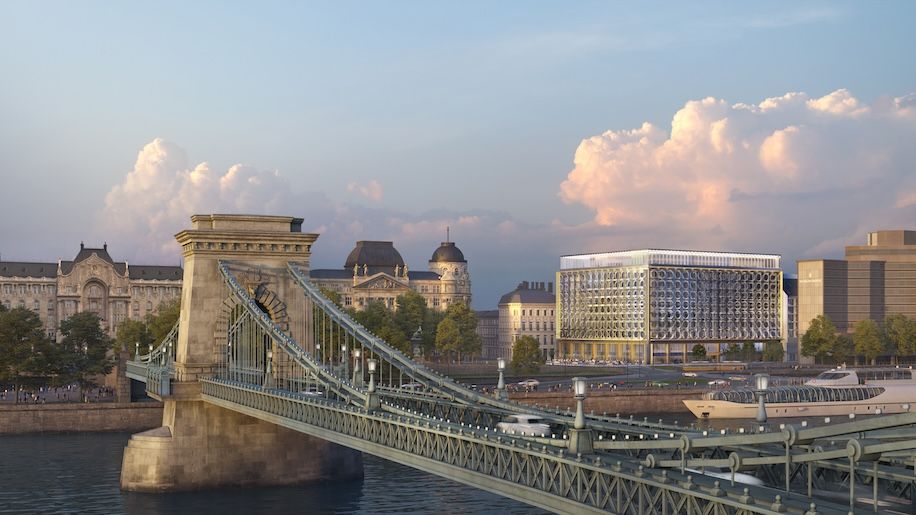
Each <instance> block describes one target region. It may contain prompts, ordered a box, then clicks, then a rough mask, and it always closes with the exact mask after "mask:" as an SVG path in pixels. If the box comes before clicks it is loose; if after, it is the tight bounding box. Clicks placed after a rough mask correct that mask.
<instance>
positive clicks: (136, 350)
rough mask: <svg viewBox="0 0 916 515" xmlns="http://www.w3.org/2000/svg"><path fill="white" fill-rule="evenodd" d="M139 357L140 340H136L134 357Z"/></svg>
mask: <svg viewBox="0 0 916 515" xmlns="http://www.w3.org/2000/svg"><path fill="white" fill-rule="evenodd" d="M139 358H140V342H137V343H136V347H135V348H134V359H139Z"/></svg>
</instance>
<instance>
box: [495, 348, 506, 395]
mask: <svg viewBox="0 0 916 515" xmlns="http://www.w3.org/2000/svg"><path fill="white" fill-rule="evenodd" d="M505 369H506V358H496V370H498V371H499V381H498V382H497V383H496V398H497V399H499V400H501V401H504V400H506V399H508V398H509V396H508V395H507V394H506V382H505V380H504V379H503V370H505Z"/></svg>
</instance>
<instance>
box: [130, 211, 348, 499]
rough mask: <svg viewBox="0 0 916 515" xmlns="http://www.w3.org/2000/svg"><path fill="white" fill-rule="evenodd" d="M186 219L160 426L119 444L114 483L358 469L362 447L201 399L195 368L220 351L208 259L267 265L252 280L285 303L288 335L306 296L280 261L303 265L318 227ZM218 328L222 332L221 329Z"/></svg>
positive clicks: (288, 476)
mask: <svg viewBox="0 0 916 515" xmlns="http://www.w3.org/2000/svg"><path fill="white" fill-rule="evenodd" d="M191 222H192V228H191V229H190V230H185V231H182V232H180V233H178V234H177V235H176V236H175V237H176V239H177V240H178V243H179V244H180V245H181V247H182V254H183V256H184V280H183V285H182V294H181V315H180V319H179V322H180V325H179V332H178V342H177V349H176V357H175V380H174V381H173V382H172V387H171V391H170V394H169V395H167V396H165V397H163V398H162V399H161V400H162V401H163V402H164V404H165V409H164V410H163V417H162V426H161V427H159V428H156V429H152V430H150V431H146V432H143V433H138V434H135V435H133V436H132V437H131V439H130V441H129V442H128V444H127V447H126V448H125V449H124V458H123V462H122V467H121V488H123V489H125V490H136V491H154V492H161V491H178V490H195V489H202V488H215V487H226V486H264V485H284V484H297V483H306V482H311V481H319V480H333V479H349V478H358V477H361V476H362V473H363V469H362V454H361V453H359V452H358V451H354V450H351V449H348V448H346V447H342V446H339V445H336V444H333V443H330V442H327V441H325V440H321V439H318V438H314V437H311V436H308V435H304V434H301V433H298V432H295V431H292V430H290V429H286V428H284V427H280V426H277V425H274V424H271V423H268V422H264V421H261V420H258V419H255V418H252V417H248V416H246V415H242V414H239V413H236V412H233V411H229V410H225V409H222V408H219V407H217V406H213V405H210V404H207V403H205V402H204V401H203V400H202V399H201V395H200V383H199V382H198V378H199V377H206V376H209V375H212V374H213V373H214V372H215V371H216V369H217V367H218V366H219V364H220V362H221V360H222V356H223V355H224V346H225V344H226V342H225V341H224V339H225V333H224V332H221V331H220V328H219V327H218V324H219V320H220V310H221V309H223V301H224V300H225V297H226V293H225V290H224V288H223V278H222V276H221V275H220V272H219V270H218V267H217V264H218V261H219V260H231V261H233V262H235V263H239V264H242V266H246V265H247V266H250V267H251V268H250V270H251V274H250V275H251V276H252V277H253V278H252V280H253V281H254V280H259V278H258V277H257V276H259V274H258V273H257V270H258V269H263V268H276V269H279V270H281V271H284V273H278V274H270V275H269V279H267V280H266V281H267V282H261V283H259V286H260V287H261V288H260V289H261V290H263V291H269V292H270V293H271V297H272V298H275V299H282V301H283V302H285V303H286V304H285V305H284V306H283V307H284V308H285V313H286V316H287V317H288V323H289V325H288V327H289V328H290V330H291V331H292V336H293V337H294V338H296V339H297V340H299V341H300V342H303V343H305V342H306V340H305V339H306V337H307V335H306V334H296V333H297V332H300V331H304V330H305V329H304V328H306V327H307V326H308V320H307V319H306V317H308V316H309V313H308V310H306V309H304V307H305V304H304V302H305V300H304V298H303V296H302V294H301V292H298V291H296V290H295V288H296V286H295V285H294V284H293V283H292V280H291V279H289V278H288V274H286V273H285V269H286V266H287V262H290V261H294V262H296V263H298V264H299V266H300V268H302V269H303V270H307V269H308V265H309V255H310V252H311V245H312V244H313V243H314V241H315V239H316V238H317V237H318V235H317V234H308V233H303V232H302V230H301V225H302V219H301V218H291V217H285V216H252V215H217V214H214V215H194V216H192V217H191ZM220 335H223V338H222V339H221V338H220Z"/></svg>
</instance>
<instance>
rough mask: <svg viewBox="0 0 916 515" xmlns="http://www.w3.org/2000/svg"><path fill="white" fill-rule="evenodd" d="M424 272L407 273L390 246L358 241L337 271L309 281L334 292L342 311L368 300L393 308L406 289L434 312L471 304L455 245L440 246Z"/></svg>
mask: <svg viewBox="0 0 916 515" xmlns="http://www.w3.org/2000/svg"><path fill="white" fill-rule="evenodd" d="M428 268H429V270H428V271H426V270H413V269H412V268H410V267H409V266H408V265H407V264H406V263H404V260H403V258H401V254H400V253H399V252H398V251H397V249H395V248H394V245H393V244H392V242H390V241H358V242H356V247H354V248H353V250H352V251H351V252H350V255H349V256H348V257H347V260H346V262H345V263H344V266H343V268H342V269H317V270H311V271H310V272H309V278H310V279H311V280H312V282H314V283H315V284H316V285H318V286H319V287H322V288H325V289H328V290H330V291H334V292H337V293H338V294H339V295H340V301H341V304H343V306H344V307H345V308H353V309H357V310H362V309H365V307H366V306H367V305H368V304H369V303H370V302H373V301H381V302H383V303H384V304H385V305H386V306H387V307H388V308H389V309H394V308H395V307H396V303H395V301H396V299H397V298H398V296H399V295H403V294H405V293H407V292H409V291H411V290H413V291H415V292H417V293H419V294H420V295H421V296H423V298H425V299H426V305H427V307H429V308H430V309H434V310H437V311H445V310H446V309H448V307H449V305H451V304H454V303H456V302H461V303H464V304H470V302H471V279H470V276H469V275H468V263H467V261H466V260H465V259H464V254H463V253H462V252H461V251H460V250H459V249H458V247H456V246H455V243H454V242H450V241H446V242H442V245H440V246H439V248H438V249H436V251H435V252H434V253H433V256H432V258H431V259H430V260H429V264H428Z"/></svg>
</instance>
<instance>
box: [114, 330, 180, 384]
mask: <svg viewBox="0 0 916 515" xmlns="http://www.w3.org/2000/svg"><path fill="white" fill-rule="evenodd" d="M177 348H178V322H175V324H174V325H173V326H172V329H171V330H169V332H168V334H166V335H165V338H163V339H162V341H161V342H159V344H158V345H157V346H156V347H154V348H153V349H152V350H151V351H150V352H147V353H146V354H140V353H139V345H138V346H137V353H136V354H135V356H134V359H132V360H128V361H127V371H126V372H127V377H129V378H131V379H135V380H137V381H141V382H144V383H146V390H147V392H149V393H153V394H156V395H160V396H162V395H168V394H169V392H170V391H171V379H172V377H173V375H174V373H175V367H174V364H175V352H176V350H177Z"/></svg>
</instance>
